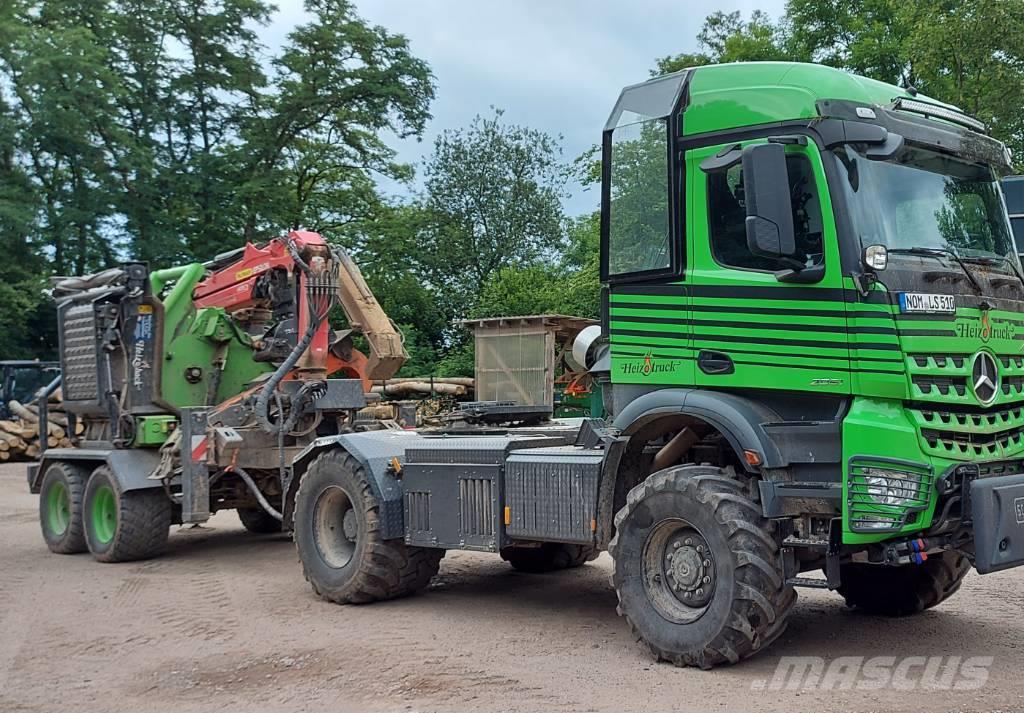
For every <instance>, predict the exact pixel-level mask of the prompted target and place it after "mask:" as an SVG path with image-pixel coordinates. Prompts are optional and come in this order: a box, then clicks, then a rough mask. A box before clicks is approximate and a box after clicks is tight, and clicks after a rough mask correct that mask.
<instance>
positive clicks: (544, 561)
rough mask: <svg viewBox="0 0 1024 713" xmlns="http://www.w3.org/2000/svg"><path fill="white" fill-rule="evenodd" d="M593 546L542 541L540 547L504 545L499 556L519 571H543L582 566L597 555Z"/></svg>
mask: <svg viewBox="0 0 1024 713" xmlns="http://www.w3.org/2000/svg"><path fill="white" fill-rule="evenodd" d="M597 555H598V552H597V550H595V549H594V548H593V547H586V546H584V545H567V544H563V543H561V542H544V543H543V544H541V546H540V547H506V548H505V549H503V550H502V551H501V558H502V559H503V560H505V561H506V562H508V563H509V564H510V565H512V567H513V569H516V570H518V571H520V572H530V573H543V572H554V571H556V570H559V569H573V568H575V567H582V566H583V565H584V564H586V563H587V562H589V561H590V560H592V559H594V558H595V557H597Z"/></svg>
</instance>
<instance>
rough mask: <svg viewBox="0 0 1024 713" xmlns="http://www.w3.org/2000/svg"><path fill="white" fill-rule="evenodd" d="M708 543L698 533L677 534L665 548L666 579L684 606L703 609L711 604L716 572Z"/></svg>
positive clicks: (692, 531) (682, 532)
mask: <svg viewBox="0 0 1024 713" xmlns="http://www.w3.org/2000/svg"><path fill="white" fill-rule="evenodd" d="M712 564H713V562H712V561H711V552H710V548H709V547H708V543H707V542H705V540H704V538H703V537H701V536H700V535H699V534H698V533H697V532H696V531H695V530H691V529H684V530H680V531H679V532H677V533H676V534H674V535H673V536H672V537H671V538H669V540H668V541H667V542H666V546H665V577H666V579H667V580H668V584H669V589H670V591H672V593H673V594H674V595H675V597H676V599H678V600H679V601H680V602H682V603H683V604H687V605H689V606H693V607H702V606H704V605H705V604H707V603H708V602H709V601H711V593H712V591H713V590H714V584H715V581H714V580H715V570H714V567H712Z"/></svg>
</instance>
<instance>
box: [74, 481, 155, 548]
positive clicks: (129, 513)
mask: <svg viewBox="0 0 1024 713" xmlns="http://www.w3.org/2000/svg"><path fill="white" fill-rule="evenodd" d="M82 512H83V522H84V530H85V541H86V544H87V545H88V548H89V551H90V552H92V556H93V557H94V558H95V559H97V560H98V561H100V562H128V561H131V560H142V559H149V558H150V557H153V556H155V555H157V554H159V553H160V551H161V550H163V548H164V546H165V545H166V544H167V537H168V535H169V534H170V529H171V501H170V500H169V499H168V498H167V496H166V494H165V493H164V492H163V491H162V490H160V489H159V488H153V489H146V490H131V491H128V492H123V491H122V490H121V487H120V484H119V483H118V482H117V478H115V477H114V474H113V473H112V472H111V471H110V469H109V468H108V467H107V466H100V467H99V468H97V469H96V470H94V471H93V473H92V475H91V476H89V482H88V483H87V484H86V486H85V495H84V498H83V509H82Z"/></svg>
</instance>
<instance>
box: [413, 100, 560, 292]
mask: <svg viewBox="0 0 1024 713" xmlns="http://www.w3.org/2000/svg"><path fill="white" fill-rule="evenodd" d="M501 117H502V112H501V111H499V110H495V112H494V114H493V116H491V117H490V118H485V117H482V116H479V115H478V116H477V117H476V118H474V119H473V121H472V122H471V123H470V125H469V127H468V128H466V129H448V130H446V131H444V132H442V134H441V135H440V136H439V137H438V138H437V141H436V142H435V144H434V153H433V155H432V156H431V157H430V158H429V159H428V160H427V163H426V166H425V176H426V180H425V189H426V195H425V198H424V200H423V209H424V210H425V211H426V214H427V216H428V217H429V222H428V225H427V228H428V232H427V233H426V234H425V235H423V236H422V238H421V245H420V249H421V251H422V252H421V257H420V262H421V264H422V266H423V268H424V269H425V270H426V273H427V274H428V275H430V276H431V279H432V280H433V281H434V283H435V284H437V285H444V286H446V287H448V288H450V289H451V290H453V291H454V292H455V293H456V294H458V295H459V299H460V300H461V301H462V303H463V304H466V305H471V304H472V303H473V300H474V299H475V295H477V294H479V292H480V290H481V289H482V288H483V287H484V285H485V284H486V283H487V281H488V279H489V278H490V277H491V276H492V275H494V274H495V273H497V272H499V271H500V270H502V269H504V268H507V267H513V266H521V265H525V264H528V263H530V262H531V261H533V260H535V259H537V258H538V257H540V256H541V255H544V254H546V253H552V252H554V251H556V250H557V249H558V248H559V247H560V245H561V243H562V240H563V224H564V216H563V213H562V206H561V198H562V196H563V192H564V185H565V181H566V173H565V169H564V167H563V165H562V164H561V161H560V156H561V147H560V146H559V143H558V140H557V139H555V138H553V137H551V136H549V135H547V134H545V133H543V132H541V131H536V130H534V129H529V128H526V127H522V126H516V125H512V124H505V123H503V122H502V120H501Z"/></svg>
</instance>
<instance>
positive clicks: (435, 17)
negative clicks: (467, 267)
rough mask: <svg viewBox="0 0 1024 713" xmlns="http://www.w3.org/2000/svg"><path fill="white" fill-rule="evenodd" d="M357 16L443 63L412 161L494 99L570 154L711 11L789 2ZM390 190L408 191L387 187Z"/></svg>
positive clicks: (408, 1) (408, 154)
mask: <svg viewBox="0 0 1024 713" xmlns="http://www.w3.org/2000/svg"><path fill="white" fill-rule="evenodd" d="M355 4H356V6H357V7H358V8H359V12H360V14H361V15H362V16H363V17H364V18H365V19H366V20H368V21H369V22H370V23H372V24H376V25H382V26H384V27H386V28H387V29H388V30H389V31H391V32H393V33H400V34H403V35H405V36H406V37H407V38H408V39H409V43H410V45H411V47H412V51H413V53H414V54H415V55H416V56H418V57H420V58H421V59H424V60H426V61H427V62H428V63H429V64H430V67H431V69H432V70H433V72H434V76H435V80H436V84H437V94H436V98H435V99H434V103H433V105H432V106H431V113H432V114H433V117H434V118H433V119H432V120H431V122H430V124H429V125H428V127H427V131H426V133H425V135H424V137H423V140H422V141H420V142H417V141H414V140H412V141H403V142H399V141H392V142H390V143H392V145H393V146H395V148H396V149H398V152H399V157H400V158H401V159H402V160H403V161H407V162H410V163H419V162H420V161H421V160H422V158H423V156H424V155H425V154H428V153H429V152H430V149H431V146H432V143H433V139H434V137H435V136H436V135H437V134H438V133H439V132H440V131H442V130H444V129H445V128H449V127H461V126H465V125H466V124H468V123H469V122H470V121H471V120H472V118H473V116H474V115H476V114H478V113H489V112H490V109H489V107H491V106H495V107H498V108H501V109H504V110H505V118H506V119H507V120H508V121H510V122H514V123H517V124H524V125H528V126H531V127H534V128H537V129H541V130H543V131H546V132H548V133H550V134H553V135H561V136H562V137H563V141H562V145H563V148H564V158H565V159H566V161H571V160H572V159H574V158H575V157H576V156H578V155H579V154H581V153H583V152H584V151H585V150H586V149H587V148H589V147H590V146H592V145H593V144H595V143H597V142H598V141H599V140H600V134H601V127H602V125H603V124H604V122H605V120H606V119H607V118H608V114H609V112H610V111H611V108H612V104H613V103H614V102H615V99H616V97H617V96H618V93H619V90H620V89H621V88H622V87H623V86H626V85H627V84H632V83H635V82H638V81H643V80H644V79H646V78H647V77H648V73H649V72H650V70H651V69H652V68H653V66H654V61H655V59H656V58H658V57H663V56H665V55H670V54H678V53H680V52H687V51H695V50H696V49H697V42H696V39H695V37H696V35H697V32H698V31H699V29H700V26H701V24H702V23H703V20H704V17H705V16H706V15H707V14H708V13H711V12H714V11H715V10H724V11H731V10H742V11H743V12H744V14H749V12H750V11H751V10H753V9H757V8H759V9H762V10H765V11H766V12H768V13H769V14H770V15H771V16H772V17H773V18H777V17H778V16H779V15H780V14H781V13H782V8H783V5H784V0H762V1H761V2H754V1H753V0H722V1H721V2H718V3H714V4H711V3H701V2H693V1H692V0H689V1H688V0H674V1H672V0H633V1H632V2H611V1H608V0H597V1H595V0H589V1H587V0H502V1H501V2H498V1H497V0H419V1H418V2H417V1H416V0H355ZM277 5H278V7H279V8H280V9H279V12H278V14H277V16H276V17H275V21H274V24H273V25H272V26H271V27H268V28H266V29H265V30H264V33H263V34H264V38H265V42H266V44H268V45H269V46H271V47H274V46H277V45H279V44H280V43H281V42H282V41H283V39H284V37H285V35H286V34H287V32H288V30H289V29H290V28H291V27H293V26H294V25H296V24H297V23H299V22H301V21H303V19H304V15H303V12H302V0H277ZM384 189H385V190H386V191H388V192H392V193H395V192H402V191H403V190H404V189H402V188H401V187H396V186H391V185H388V186H384ZM572 192H573V195H572V197H571V198H569V199H568V200H567V201H566V210H567V211H568V212H569V213H571V214H578V213H583V212H587V211H590V210H593V209H594V208H596V207H597V203H598V196H597V195H596V191H593V190H591V191H586V192H584V191H581V190H580V189H579V188H578V187H573V190H572Z"/></svg>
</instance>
